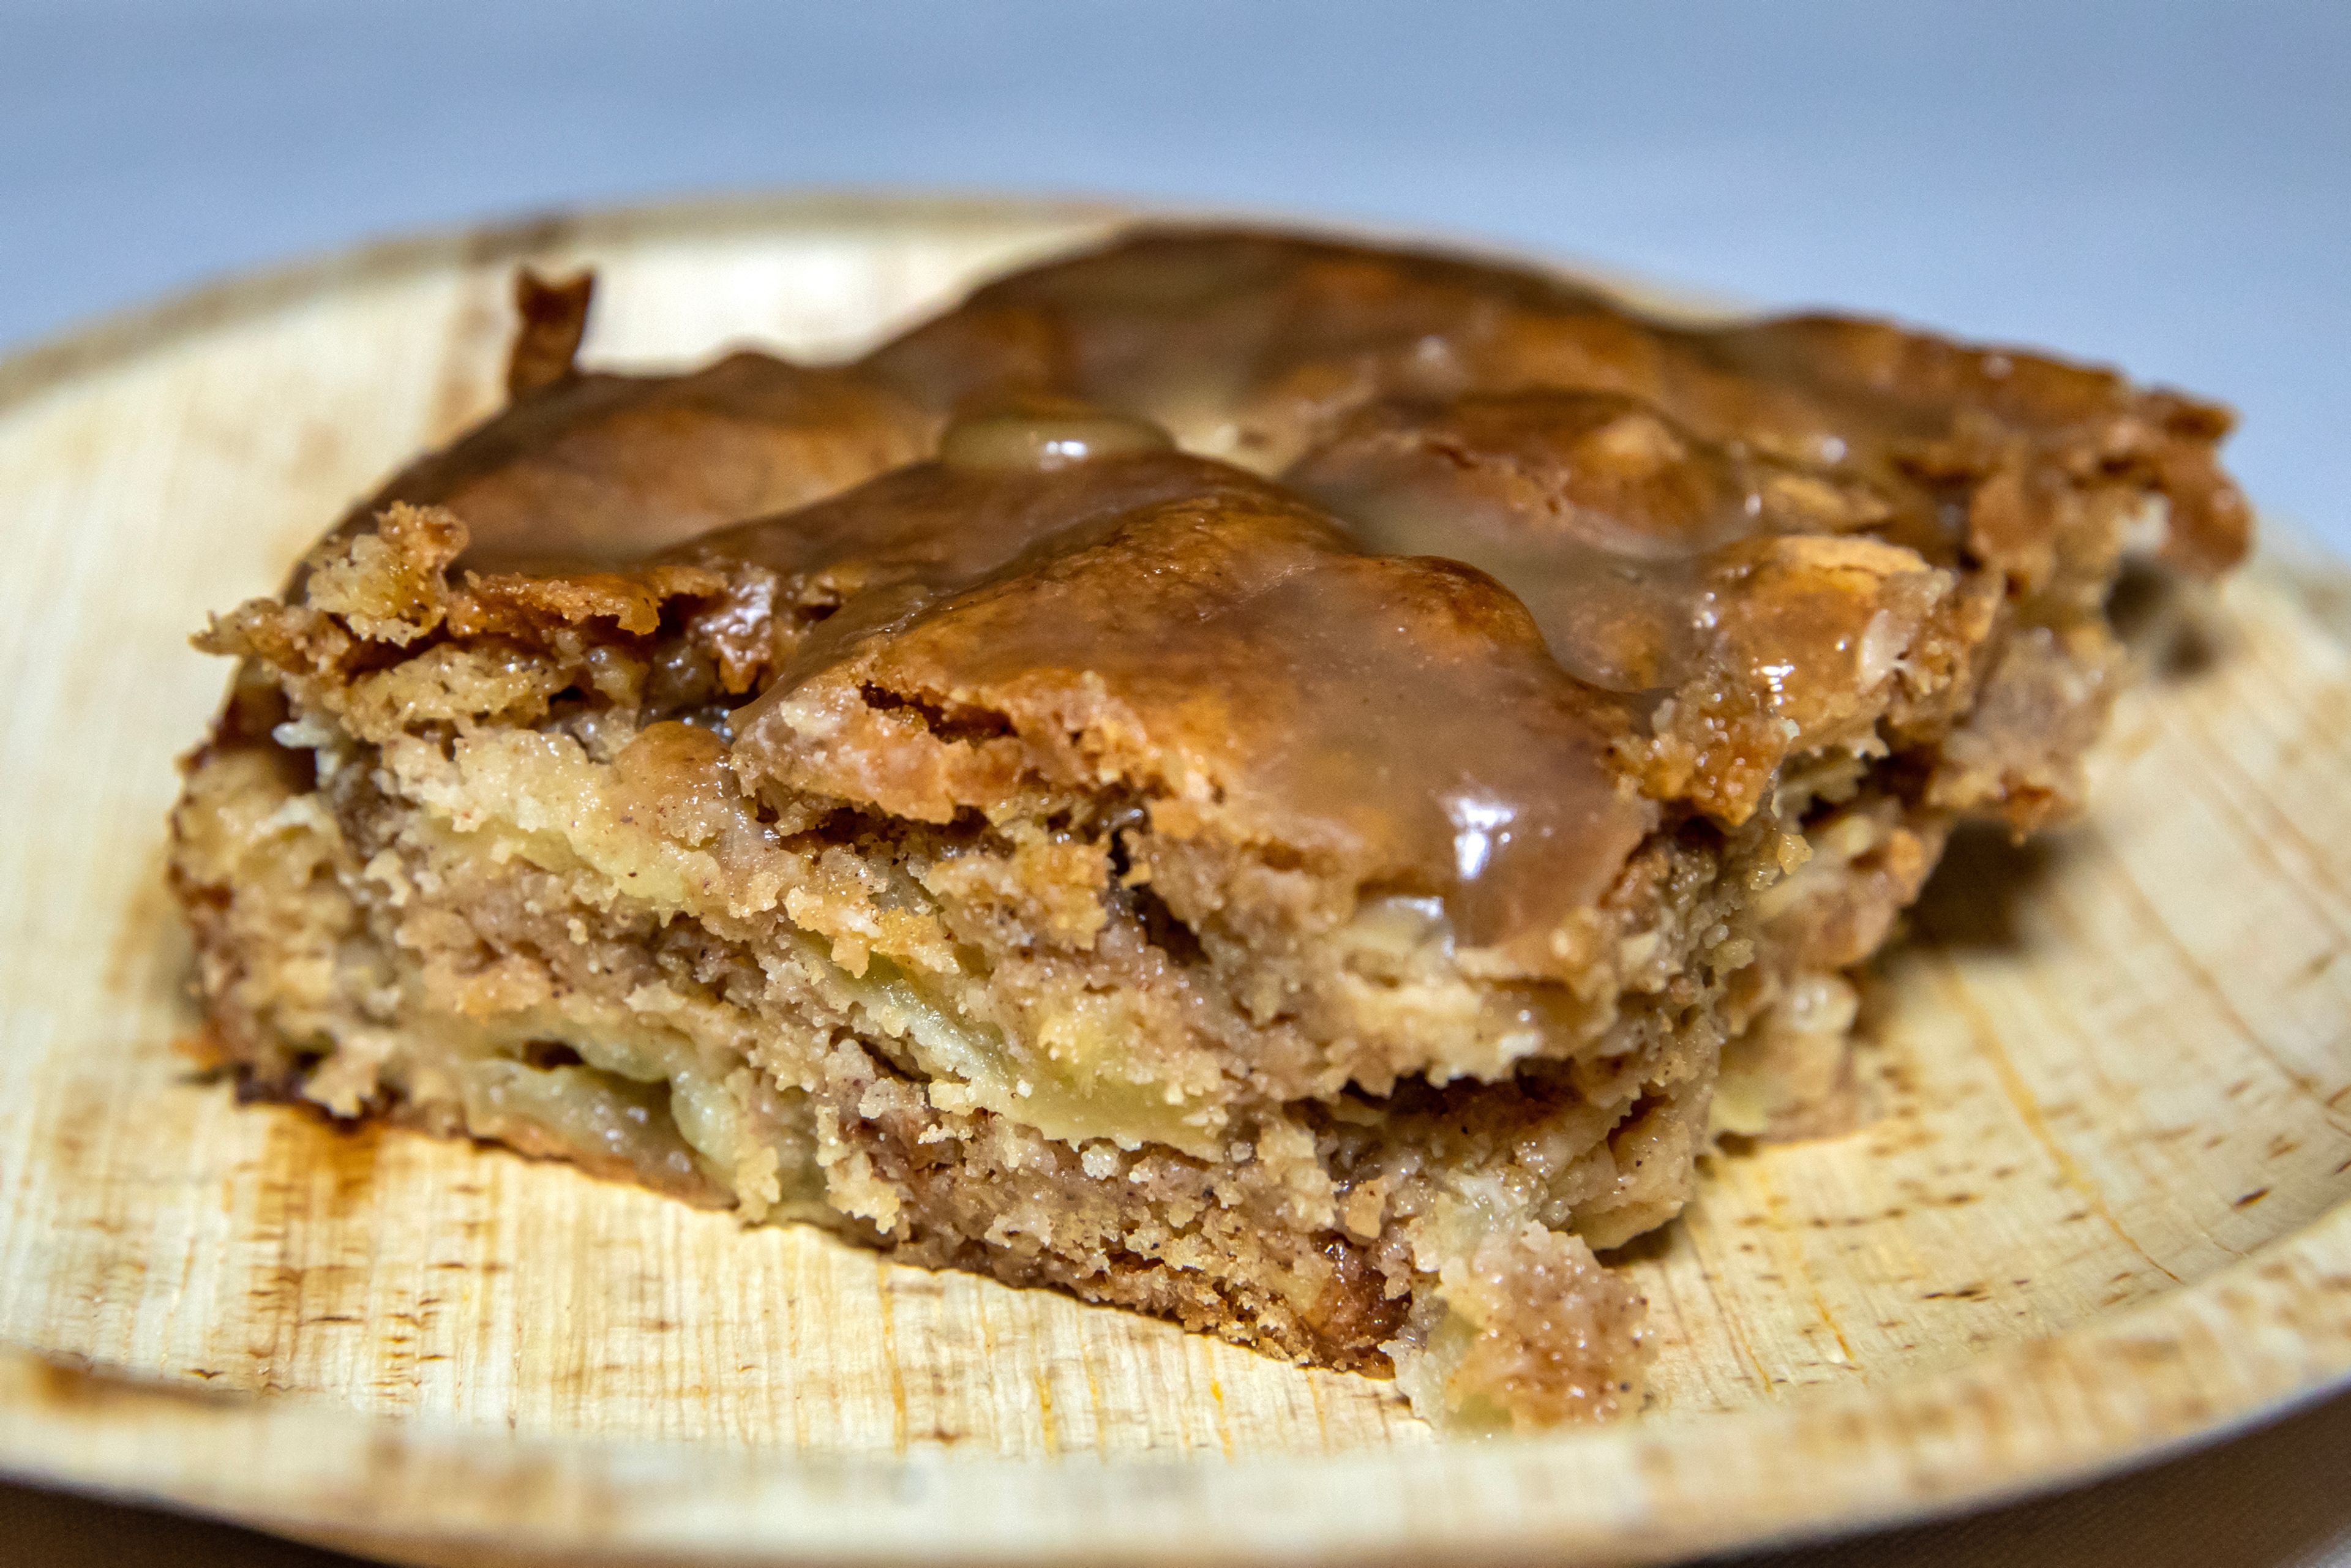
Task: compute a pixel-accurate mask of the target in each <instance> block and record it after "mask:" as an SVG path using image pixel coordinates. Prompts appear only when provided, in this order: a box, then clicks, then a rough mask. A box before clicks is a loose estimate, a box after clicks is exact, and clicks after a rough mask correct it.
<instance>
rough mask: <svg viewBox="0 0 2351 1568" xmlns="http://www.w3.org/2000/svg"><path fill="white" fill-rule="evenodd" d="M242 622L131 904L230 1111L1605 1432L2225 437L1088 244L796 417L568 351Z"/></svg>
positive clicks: (1552, 317)
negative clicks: (1710, 1210)
mask: <svg viewBox="0 0 2351 1568" xmlns="http://www.w3.org/2000/svg"><path fill="white" fill-rule="evenodd" d="M521 302H522V305H523V315H524V319H525V327H524V329H523V330H522V333H521V335H520V338H519V340H518V345H517V353H516V357H515V366H516V368H515V373H514V378H513V379H514V385H515V397H514V401H513V403H512V406H511V407H509V408H508V409H507V411H506V412H505V413H501V414H499V415H498V416H497V417H496V418H495V419H493V420H492V421H490V422H489V423H487V424H486V425H485V426H483V427H482V428H481V429H479V430H477V431H475V432H474V433H473V434H469V435H468V436H466V437H465V439H464V440H462V441H461V442H459V443H458V444H456V445H455V446H454V447H452V448H451V449H450V450H449V451H447V452H445V453H443V454H440V455H435V456H433V457H429V458H427V459H425V460H424V461H423V462H422V463H420V464H419V465H416V466H415V467H413V468H412V469H410V470H409V471H408V472H407V473H406V474H404V475H402V476H400V477H398V478H397V479H395V480H394V481H393V482H392V484H391V485H390V486H388V487H387V488H386V489H385V490H384V491H383V492H381V494H380V495H378V496H376V497H373V498H372V499H371V500H370V501H369V502H368V503H366V504H365V505H364V506H363V507H360V509H359V510H358V511H357V512H356V513H355V514H354V515H353V516H352V517H350V518H349V519H346V521H345V522H344V524H343V525H341V526H340V527H339V528H336V529H335V530H334V531H333V532H331V533H330V534H329V536H328V538H327V539H326V540H325V541H324V542H323V543H322V544H321V545H320V546H319V549H317V550H315V551H314V552H313V553H312V554H311V556H310V557H309V558H308V560H307V562H306V563H305V565H304V568H303V569H302V570H301V572H300V573H299V575H298V579H297V580H296V581H295V583H294V584H293V585H292V586H291V587H290V588H289V589H288V591H287V592H285V593H284V594H282V595H280V596H278V597H277V598H274V599H262V600H256V601H253V602H250V603H248V604H246V605H245V606H243V607H242V608H240V609H238V610H236V611H235V612H232V613H230V614H228V615H226V616H225V617H222V618H220V619H219V620H217V621H216V622H214V625H213V626H212V627H211V629H210V630H209V631H207V632H205V633H204V635H203V636H202V637H201V638H200V639H199V643H200V644H201V645H202V646H204V647H205V648H208V649H210V650H212V651H214V652H216V653H224V654H228V655H231V656H234V657H235V658H236V659H238V660H239V661H240V664H239V674H238V675H237V677H236V680H235V685H234V688H233V690H232V693H231V696H230V700H229V701H228V703H227V705H226V706H225V709H224V712H223V714H222V716H221V718H220V720H219V722H218V725H217V727H216V728H215V730H214V734H213V736H212V737H211V739H210V740H209V741H208V742H207V743H206V744H205V745H204V747H202V748H201V749H200V750H198V751H197V752H196V753H195V754H194V755H193V757H192V758H191V759H190V761H189V764H188V769H187V781H186V787H185V792H184V794H183V799H182V800H181V802H180V804H179V806H178V808H177V811H176V814H175V818H174V829H175V849H174V855H173V862H172V876H173V880H174V883H175V886H176V888H177V890H178V892H179V894H180V897H181V898H182V900H183V903H184V904H185V906H186V908H187V911H188V914H189V917H190V919H191V920H192V922H193V925H194V928H195V932H196V936H197V940H198V947H199V954H200V975H199V980H200V985H201V988H202V991H203V994H204V998H205V1001H206V1003H207V1006H208V1009H209V1017H210V1049H211V1050H212V1051H214V1053H216V1055H217V1057H218V1059H219V1060H220V1061H223V1062H225V1063H227V1064H232V1065H233V1066H234V1067H235V1070H236V1071H238V1072H239V1073H240V1074H241V1075H242V1076H243V1078H244V1080H245V1082H246V1083H247V1084H248V1085H249V1086H250V1087H251V1088H252V1089H254V1090H255V1091H256V1092H264V1093H268V1094H273V1095H279V1096H286V1097H291V1098H299V1099H302V1100H305V1101H308V1102H309V1103H314V1104H316V1105H318V1106H319V1107H321V1108H322V1109H323V1110H325V1111H326V1112H327V1113H329V1114H332V1115H334V1116H338V1117H360V1116H384V1117H389V1118H392V1119H393V1120H395V1121H398V1122H401V1123H403V1124H409V1125H413V1126H418V1127H423V1128H426V1129H429V1130H432V1131H434V1132H439V1133H444V1134H470V1135H472V1136H475V1137H477V1138H485V1139H491V1140H496V1141H498V1142H501V1143H505V1144H507V1145H512V1146H514V1147H516V1148H518V1149H521V1150H523V1151H525V1152H527V1153H531V1154H538V1155H553V1156H558V1157H561V1158H564V1159H569V1160H572V1161H575V1162H577V1163H578V1164H580V1165H581V1166H586V1167H588V1168H589V1169H590V1170H593V1171H597V1172H600V1173H603V1174H607V1175H611V1176H621V1177H623V1178H627V1179H632V1180H636V1181H640V1182H643V1183H646V1184H648V1185H651V1186H655V1187H658V1188H661V1189H662V1190H664V1191H667V1192H671V1193H674V1194H676V1195H678V1196H679V1197H684V1198H687V1199H689V1200H692V1201H695V1202H700V1203H706V1204H712V1205H721V1206H728V1207H733V1208H735V1209H736V1210H737V1211H738V1212H739V1213H740V1214H741V1215H742V1216H743V1217H744V1218H747V1219H753V1220H757V1219H763V1218H768V1219H799V1220H810V1221H815V1222H818V1223H821V1224H824V1225H828V1226H831V1227H832V1228H835V1229H837V1230H839V1231H841V1232H842V1233H844V1234H847V1235H850V1236H853V1237H856V1238H858V1239H862V1240H864V1241H867V1242H870V1243H872V1244H874V1245H877V1246H880V1247H883V1248H886V1249H889V1250H890V1251H891V1252H892V1253H893V1255H894V1256H897V1257H899V1258H902V1259H904V1260H910V1261H914V1262H918V1263H927V1264H933V1265H939V1266H952V1267H957V1268H965V1269H971V1270H980V1271H983V1272H987V1273H989V1274H993V1275H995V1276H997V1277H998V1278H1000V1279H1004V1280H1007V1281H1013V1282H1016V1283H1022V1284H1041V1285H1050V1286H1053V1287H1057V1288H1060V1289H1061V1290H1064V1291H1070V1292H1072V1293H1074V1294H1076V1295H1079V1296H1081V1297H1083V1298H1085V1299H1086V1300H1089V1301H1102V1302H1111V1303H1116V1304H1119V1305H1123V1306H1126V1307H1131V1308H1135V1309H1139V1310H1142V1311H1144V1312H1154V1313H1158V1314H1161V1315H1164V1316H1167V1317H1171V1318H1174V1319H1176V1320H1178V1321H1180V1322H1184V1323H1186V1324H1187V1325H1189V1326H1191V1327H1193V1328H1196V1329H1203V1330H1208V1331H1212V1332H1215V1333H1220V1334H1223V1335H1225V1336H1227V1337H1228V1338H1230V1339H1233V1340H1236V1341H1238V1342H1241V1343H1249V1344H1253V1345H1256V1346H1258V1347H1259V1348H1261V1349H1263V1350H1265V1351H1267V1352H1269V1353H1271V1354H1277V1355H1282V1356H1289V1357H1294V1358H1298V1359H1300V1360H1304V1361H1311V1362H1315V1363H1320V1364H1324V1365H1328V1366H1333V1367H1340V1368H1351V1369H1354V1370H1357V1371H1362V1372H1366V1373H1372V1374H1374V1375H1391V1374H1392V1375H1394V1376H1395V1378H1396V1379H1397V1381H1398V1382H1399V1384H1400V1385H1402V1386H1403V1387H1404V1388H1405V1391H1406V1392H1407V1393H1408V1394H1409V1396H1411V1398H1412V1400H1413V1402H1414V1405H1415V1406H1416V1408H1417V1409H1419V1410H1421V1411H1422V1412H1424V1413H1425V1414H1427V1415H1429V1416H1432V1417H1434V1418H1437V1419H1441V1420H1445V1421H1447V1422H1448V1423H1454V1424H1458V1425H1462V1426H1467V1427H1510V1426H1516V1427H1535V1426H1541V1425H1544V1424H1547V1423H1552V1422H1556V1421H1560V1420H1563V1419H1570V1418H1577V1417H1592V1416H1608V1415H1611V1414H1614V1413H1616V1412H1619V1411H1623V1410H1625V1409H1628V1408H1632V1407H1635V1406H1636V1405H1637V1404H1638V1402H1639V1400H1640V1397H1641V1395H1640V1392H1639V1390H1640V1365H1641V1360H1642V1329H1641V1303H1640V1301H1639V1300H1638V1298H1637V1295H1636V1293H1635V1291H1633V1290H1632V1289H1631V1288H1630V1287H1629V1286H1628V1285H1627V1284H1626V1283H1625V1279H1624V1278H1623V1276H1622V1275H1621V1274H1619V1273H1617V1272H1615V1271H1614V1270H1611V1269H1610V1268H1609V1267H1608V1266H1607V1264H1606V1262H1605V1260H1604V1258H1603V1256H1602V1254H1604V1253H1605V1252H1606V1251H1607V1250H1608V1249H1611V1248H1614V1247H1617V1246H1619V1245H1621V1244H1623V1243H1624V1242H1625V1241H1627V1240H1629V1239H1633V1238H1635V1237H1636V1236H1639V1235H1641V1234H1642V1233H1644V1232H1646V1231H1648V1230H1650V1229H1652V1228H1656V1227H1657V1226H1659V1225H1662V1224H1664V1223H1666V1222H1667V1221H1668V1220H1669V1219H1671V1218H1673V1216H1674V1215H1675V1214H1676V1213H1677V1211H1678V1210H1679V1209H1680V1207H1682V1205H1683V1204H1684V1203H1685V1202H1686V1201H1687V1198H1688V1196H1689V1193H1690V1189H1691V1182H1692V1176H1693V1170H1694V1166H1695V1163H1696V1161H1697V1160H1698V1157H1699V1156H1700V1155H1702V1154H1703V1153H1705V1152H1706V1151H1707V1150H1708V1149H1709V1148H1710V1147H1711V1146H1712V1145H1713V1144H1714V1142H1715V1140H1716V1139H1717V1138H1719V1137H1720V1136H1723V1135H1727V1134H1750V1135H1751V1134H1772V1133H1786V1132H1792V1131H1804V1130H1807V1129H1819V1128H1822V1127H1825V1126H1830V1125H1833V1124H1834V1121H1835V1119H1836V1117H1837V1115H1838V1101H1839V1095H1840V1088H1841V1085H1842V1083H1843V1082H1844V1072H1845V1065H1844V1063H1845V1051H1844V1046H1845V1039H1846V1035H1847V1032H1848V1030H1849V1028H1850V1026H1851V1023H1852V1020H1853V1016H1854V1007H1855V995H1854V991H1853V989H1852V988H1851V985H1850V983H1849V981H1848V979H1847V975H1848V973H1849V971H1850V970H1851V969H1852V968H1853V967H1854V966H1855V965H1857V964H1859V963H1861V962H1863V961H1864V960H1865V959H1866V958H1867V957H1868V956H1870V955H1871V953H1872V952H1874V951H1875V950H1876V948H1877V947H1878V946H1880V945H1881V944H1882V943H1884V942H1885V940H1886V937H1887V936H1888V934H1889V933H1890V932H1891V931H1892V930H1893V928H1894V926H1895V925H1896V920H1897V917H1898V915H1899V914H1900V911H1901V910H1902V908H1903V907H1904V906H1905V905H1906V904H1907V903H1908V902H1909V901H1910V900H1911V899H1912V898H1913V897H1914V896H1915V895H1916V894H1917V891H1918V889H1919V886H1920V884H1921V883H1922V882H1923V881H1924V879H1925V877H1926V876H1927V874H1928V872H1929V871H1930V870H1931V869H1932V867H1933V865H1934V862H1935V860H1936V857H1937V855H1938V852H1939V850H1940V848H1941V845H1942V841H1943V838H1944V835H1945V834H1946V832H1947V831H1949V828H1950V827H1951V825H1952V824H1953V823H1955V822H1957V821H1960V820H1962V819H1965V818H1970V817H1987V818H1991V819H1995V820H1998V821H2004V822H2006V823H2007V824H2009V825H2010V826H2011V828H2012V829H2013V830H2014V831H2018V832H2023V831H2029V830H2031V829H2033V828H2035V827H2037V826H2039V825H2040V824H2042V823H2043V822H2044V821H2048V820H2050V819H2051V818H2053V817H2054V816H2057V815H2059V814H2061V813H2063V812H2064V811H2066V810H2071V809H2073V808H2074V806H2075V804H2076V803H2077V801H2078V798H2079V795H2080V790H2081V770H2080V764H2081V758H2082V754H2083V751H2084V748H2085V747H2086V746H2087V745H2089V744H2090V742H2091V741H2092V739H2093V738H2094V737H2095V735H2096V733H2097V731H2098V729H2099V727H2100V724H2101V722H2102V720H2103V718H2104V716H2105V709H2106V706H2107V705H2108V703H2109V701H2110V699H2111V696H2112V695H2113V692H2114V690H2115V687H2116V683H2117V681H2118V680H2119V679H2120V678H2121V676H2122V674H2123V669H2124V660H2123V658H2122V656H2121V654H2120V653H2119V652H2118V649H2117V644H2116V639H2115V637H2114V634H2113V632H2111V630H2110V629H2109V627H2108V625H2107V623H2106V621H2105V614H2104V606H2105V601H2106V599H2107V596H2108V593H2109V591H2110V590H2111V588H2112V587H2113V585H2114V583H2115V580H2116V575H2117V573H2118V571H2120V570H2121V569H2122V567H2123V565H2124V563H2125V561H2126V559H2147V560H2150V561H2158V562H2160V563H2162V568H2163V569H2164V570H2178V571H2184V572H2188V573H2193V574H2206V575H2209V574H2211V573H2214V572H2218V571H2220V570H2223V569H2225V568H2226V567H2228V566H2229V565H2230V564H2231V563H2232V562H2233V561H2235V560H2236V559H2238V558H2239V556H2240V555H2241V553H2242V552H2243V550H2244V549H2245V546H2246V539H2247V529H2248V519H2247V514H2246V510H2245V507H2244V506H2243V504H2242V502H2241V500H2240V498H2239V497H2238V495H2237V493H2236V492H2235V490H2234V489H2233V488H2231V485H2230V483H2229V481H2228V480H2227V478H2226V477H2225V476H2223V475H2222V474H2221V472H2220V469H2219V468H2218V467H2217V466H2216V465H2215V459H2214V450H2215V447H2216V445H2217V444H2218V443H2219V441H2220V438H2221V437H2222V435H2223V434H2225V432H2226V430H2227V427H2228V423H2229V422H2228V416H2227V415H2226V414H2225V413H2222V412H2221V411H2220V410H2218V409H2216V408H2213V407H2211V406H2210V405H2208V404H2205V403H2201V402H2193V401H2190V400H2189V399H2186V398H2183V397H2180V396H2177V395H2175V394H2171V393H2168V392H2147V391H2142V390H2139V389H2137V388H2135V387H2133V386H2131V385H2129V384H2128V383H2126V382H2124V381H2122V380H2120V379H2119V378H2117V377H2116V376H2114V375H2111V374H2107V373H2105V372H2103V371H2092V370H2086V369H2081V368H2076V367H2073V366H2069V365H2064V364H2060V363H2057V362H2055V361H2050V360H2046V359H2043V358H2039V357H2035V356H2031V355H2025V354H2021V353H2011V352H2004V351H1997V350H1979V349H1970V348H1964V347H1960V346H1958V345H1955V344H1952V343H1949V342H1946V341H1943V340H1938V339H1935V338H1931V337H1926V336H1922V335H1919V334H1916V333H1912V332H1907V331H1904V330H1901V329H1896V328H1893V327H1890V326H1885V325H1881V324H1876V323H1871V322H1864V321H1854V320H1845V319H1831V318H1799V319H1781V320H1769V321H1756V322H1742V323H1737V324H1732V325H1727V326H1721V327H1714V328H1708V329H1696V328H1689V327H1683V326H1675V325H1671V324H1667V323H1665V322H1661V321H1656V320H1652V319H1646V318H1644V317H1643V316H1641V315H1639V314H1637V313H1635V312H1634V311H1632V310H1630V309H1627V308H1625V307H1623V306H1622V305H1620V304H1618V303H1616V302H1614V301H1613V300H1612V299H1610V298H1606V297H1604V296H1602V295H1600V294H1597V293H1594V292H1592V291H1589V290H1586V289H1583V288H1581V287H1576V286H1573V285H1571V284H1567V283H1563V282H1561V281H1559V280H1556V279H1554V278H1552V277H1545V276H1541V275H1538V274H1535V273H1531V272H1527V271H1521V270H1516V269H1512V268H1509V267H1499V266H1493V265H1489V264H1484V263H1479V262H1473V261H1468V260H1460V259H1453V258H1447V257H1442V256H1426V255H1419V254H1414V253H1408V252H1400V251H1397V252H1391V251H1381V250H1372V249H1364V248H1359V247H1353V246H1343V245H1337V244H1332V243H1326V242H1322V241H1319V240H1314V239H1310V238H1305V237H1299V236H1290V235H1278V234H1264V233H1248V232H1175V231H1154V230H1145V231H1142V232H1138V233H1136V234H1134V235H1129V236H1127V237H1125V238H1123V239H1121V240H1119V241H1117V242H1115V243H1113V244H1112V245H1110V246H1108V247H1107V248H1105V249H1102V250H1100V251H1098V252H1095V253H1092V254H1089V255H1084V256H1077V257H1074V258H1072V259H1070V260H1066V261H1062V262H1060V263H1057V264H1053V265H1049V266H1045V267H1039V268H1036V269H1033V270H1030V271H1028V272H1025V273H1021V274H1019V275H1017V276H1015V277H1009V278H1007V279H1004V280H1002V281H1000V282H998V283H996V284H994V285H991V286H989V287H985V288H983V289H981V290H980V291H979V292H978V293H977V294H976V295H975V296H973V297H972V298H970V299H969V300H968V301H967V302H966V303H965V304H963V305H962V306H960V307H959V308H956V309H954V310H952V311H950V312H948V313H947V314H946V315H945V316H943V317H941V318H939V319H935V320H934V321H932V322H931V323H929V324H927V325H925V326H923V327H920V328H918V329H915V330H914V331H912V332H911V333H909V334H907V335H905V336H904V337H902V338H901V339H899V340H896V341H894V342H892V343H890V344H887V345H885V346H884V347H883V348H882V349H880V350H877V351H876V352H874V353H873V354H872V355H871V356H869V357H868V358H867V359H866V360H864V361H862V362H860V363H858V364H856V365H852V366H847V367H837V368H831V369H808V368H801V367H795V366H790V365H787V364H784V363H782V362H780V361H772V360H767V359H762V358H758V357H753V356H745V357H738V358H737V359H734V360H729V361H724V362H722V363H721V364H719V365H717V366H715V367H713V368H712V369H710V370H706V371H700V372H697V373H695V374H694V375H689V376H684V377H679V378H674V379H668V380H663V379H647V380H633V381H630V380H622V379H619V378H606V377H597V376H590V375H585V374H582V373H580V372H579V371H576V370H575V369H574V368H573V367H572V355H573V351H574V350H576V347H577V345H578V342H579V340H580V321H581V319H583V318H584V313H585V310H586V308H587V303H588V301H587V296H586V293H585V290H584V287H578V286H573V287H549V286H543V285H539V284H537V283H536V282H532V281H529V280H526V282H525V284H524V286H523V287H522V291H521Z"/></svg>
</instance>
